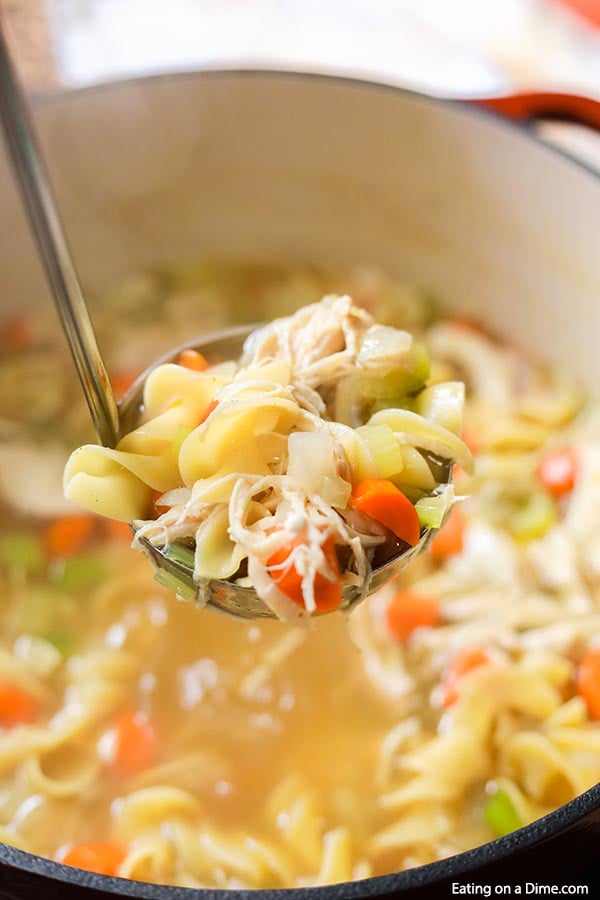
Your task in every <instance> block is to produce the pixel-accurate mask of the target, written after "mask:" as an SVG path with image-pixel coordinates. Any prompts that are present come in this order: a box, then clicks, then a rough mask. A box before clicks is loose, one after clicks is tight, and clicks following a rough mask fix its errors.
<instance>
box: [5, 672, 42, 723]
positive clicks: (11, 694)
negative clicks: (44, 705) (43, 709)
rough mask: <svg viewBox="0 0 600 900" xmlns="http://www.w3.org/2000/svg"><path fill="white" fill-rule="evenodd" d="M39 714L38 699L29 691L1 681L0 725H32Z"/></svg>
mask: <svg viewBox="0 0 600 900" xmlns="http://www.w3.org/2000/svg"><path fill="white" fill-rule="evenodd" d="M37 714H38V701H37V699H36V698H35V697H34V696H33V695H32V694H30V693H29V692H28V691H24V690H23V688H20V687H17V685H16V684H9V683H8V682H6V681H0V726H1V727H2V728H14V726H15V725H30V724H31V723H32V722H35V720H36V718H37Z"/></svg>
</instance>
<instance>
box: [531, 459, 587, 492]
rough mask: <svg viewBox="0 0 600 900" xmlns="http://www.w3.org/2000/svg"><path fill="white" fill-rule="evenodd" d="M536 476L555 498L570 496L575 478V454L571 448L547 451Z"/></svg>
mask: <svg viewBox="0 0 600 900" xmlns="http://www.w3.org/2000/svg"><path fill="white" fill-rule="evenodd" d="M536 476H537V478H538V480H539V481H540V482H541V483H542V484H543V485H544V487H545V488H546V490H547V491H549V492H550V493H551V494H553V495H554V496H555V497H562V496H563V495H564V494H570V493H571V491H572V490H573V488H574V486H575V479H576V477H577V454H576V453H575V450H574V449H573V447H557V448H556V449H555V450H550V451H548V453H546V455H545V456H544V458H543V459H542V461H541V462H540V464H539V466H538V467H537V469H536Z"/></svg>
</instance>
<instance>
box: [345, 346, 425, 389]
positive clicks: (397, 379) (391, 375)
mask: <svg viewBox="0 0 600 900" xmlns="http://www.w3.org/2000/svg"><path fill="white" fill-rule="evenodd" d="M429 367H430V364H429V354H428V353H427V350H426V349H425V346H424V344H421V343H420V342H419V341H416V342H415V343H414V344H413V345H412V347H411V349H410V351H409V353H407V354H406V358H405V359H404V360H402V365H401V366H400V367H399V368H395V369H391V370H390V371H389V372H387V373H386V374H385V375H379V376H374V375H373V376H370V377H369V376H366V377H364V378H361V379H360V381H359V382H358V385H357V387H358V390H359V391H360V393H362V395H363V396H364V397H368V398H369V399H372V400H390V401H394V400H398V398H401V397H404V396H406V395H407V394H414V393H415V392H416V391H420V390H421V389H422V388H423V387H424V385H425V382H426V381H427V379H428V378H429Z"/></svg>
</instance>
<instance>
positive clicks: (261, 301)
mask: <svg viewBox="0 0 600 900" xmlns="http://www.w3.org/2000/svg"><path fill="white" fill-rule="evenodd" d="M344 292H348V293H350V294H352V295H353V296H354V297H355V298H356V299H357V300H358V301H360V302H361V304H363V305H364V306H366V307H368V309H369V310H370V311H371V312H372V313H373V314H374V315H375V317H376V318H377V319H378V321H380V322H384V323H386V324H391V325H394V326H395V327H398V328H405V329H406V330H408V331H410V332H411V333H413V334H414V335H415V338H416V339H417V340H422V341H423V342H424V344H425V346H426V347H427V349H428V351H429V354H430V356H431V372H430V376H429V382H428V384H429V385H432V384H435V383H441V382H452V381H464V382H465V384H466V386H467V396H466V402H465V423H464V427H463V432H462V437H463V439H464V440H465V441H466V443H467V444H468V445H469V446H470V448H471V450H472V452H473V454H474V457H475V473H474V475H472V476H470V475H467V474H466V473H465V472H464V471H461V470H460V468H459V467H455V471H454V479H455V490H456V493H457V495H458V496H460V497H466V498H467V499H466V500H464V501H463V502H460V503H459V504H457V505H455V507H454V509H453V511H452V513H451V515H450V517H449V519H448V521H447V523H446V524H445V525H444V527H443V529H442V530H441V531H440V532H439V534H438V535H437V536H436V538H435V540H434V541H433V542H432V545H431V549H430V551H429V552H427V553H426V554H424V555H422V556H421V557H420V558H419V559H418V560H417V561H416V562H415V563H413V564H412V565H411V566H410V567H409V569H408V570H407V571H406V572H405V573H404V575H403V577H402V579H401V580H400V581H398V582H397V583H396V584H394V585H393V587H392V586H390V587H388V588H386V589H385V590H384V591H383V592H381V593H380V594H378V595H376V596H375V597H373V598H372V599H371V600H369V601H367V602H366V603H364V604H363V605H362V606H361V607H359V608H358V609H357V611H356V612H355V613H353V614H352V616H351V617H350V623H349V627H347V626H346V623H345V620H344V617H342V616H337V615H328V616H325V617H322V618H319V620H318V621H317V622H316V623H315V627H314V628H312V629H302V628H298V627H295V626H291V625H283V624H281V623H279V622H276V621H268V622H264V621H263V622H261V623H260V625H256V624H253V623H252V624H249V625H247V624H243V623H239V622H235V621H229V620H224V619H223V618H221V617H218V616H215V615H214V614H212V613H210V612H208V611H202V610H200V611H198V610H196V609H195V608H194V607H193V606H192V605H191V604H187V603H179V602H177V601H176V600H175V598H174V597H173V595H172V593H170V592H169V591H168V590H166V589H165V588H164V587H162V586H161V585H159V584H157V583H156V582H155V581H154V580H153V577H152V570H151V568H150V566H148V564H147V562H146V560H145V559H144V558H143V557H142V556H141V555H140V554H137V553H135V552H134V551H132V550H131V549H130V547H129V543H130V534H129V529H128V527H127V526H126V525H124V524H122V523H117V522H114V521H110V520H108V519H104V518H100V517H97V516H93V515H87V514H83V513H81V512H80V511H78V510H77V509H74V508H73V507H68V506H65V503H64V499H63V497H62V493H61V486H60V481H61V468H62V465H63V464H64V459H65V458H66V455H67V452H68V447H69V446H72V445H73V443H74V442H75V441H76V440H79V441H80V442H81V441H82V440H83V439H85V434H84V433H83V429H84V428H85V421H86V412H85V409H84V408H83V404H82V403H80V404H79V405H77V404H76V403H74V396H75V395H74V393H73V392H74V387H73V378H72V375H71V370H70V363H69V361H68V360H66V359H65V358H64V350H63V348H62V346H61V345H60V344H56V345H55V344H53V343H52V341H51V339H50V337H49V336H48V333H49V329H48V328H47V327H46V324H45V322H44V321H43V319H41V318H40V320H37V319H36V320H34V321H32V322H18V321H17V322H16V321H12V322H11V321H7V322H5V323H4V324H3V325H0V340H1V341H2V354H1V356H0V383H1V384H3V385H4V388H5V389H4V390H3V391H1V392H0V414H1V427H2V439H3V443H2V446H1V448H0V490H1V492H2V502H3V504H4V506H3V509H2V513H3V515H2V522H3V523H4V530H3V535H2V537H1V538H0V566H1V578H2V584H1V588H2V596H3V598H4V602H3V604H2V610H1V616H2V637H3V640H2V650H1V652H0V663H1V670H0V725H1V727H2V731H0V781H1V789H0V837H1V839H2V840H3V841H6V842H9V843H11V844H14V845H16V846H18V847H21V848H23V849H26V850H30V851H32V852H35V853H39V854H42V855H45V856H49V857H52V858H55V859H63V860H64V861H65V862H67V863H69V864H70V865H74V866H80V867H82V868H86V869H91V870H94V871H100V872H104V873H107V874H111V873H113V874H114V873H116V874H119V875H122V876H125V877H128V878H135V879H145V880H150V881H157V882H162V883H167V884H181V885H188V886H192V887H201V886H213V887H214V886H216V887H222V888H233V887H242V886H248V887H251V888H260V887H292V886H295V885H305V884H308V885H316V884H325V883H331V882H336V881H344V880H348V879H355V878H363V877H366V876H369V875H372V874H381V873H385V872H391V871H395V870H399V869H404V868H407V867H411V866H416V865H420V864H423V863H427V862H430V861H432V860H435V859H439V858H442V857H445V856H449V855H451V854H454V853H457V852H459V851H461V850H464V849H467V848H470V847H474V846H477V845H478V844H482V843H485V842H486V841H489V840H491V839H493V838H494V837H497V836H498V835H502V834H506V833H508V832H510V831H513V830H515V829H517V828H519V827H520V826H522V825H524V824H526V823H528V822H531V821H532V820H534V819H536V818H537V817H539V816H541V815H543V814H545V813H547V812H549V811H550V810H552V809H555V808H556V807H557V806H559V805H561V804H562V803H564V802H566V801H568V800H570V799H572V798H573V797H575V796H576V795H577V794H579V793H581V792H582V791H584V790H585V789H586V788H588V787H590V786H591V785H593V784H594V783H596V782H597V781H598V780H599V778H600V724H599V723H600V650H599V648H598V644H597V634H598V629H599V626H600V602H599V601H600V597H599V592H600V562H599V560H600V548H599V547H598V546H597V545H598V538H597V535H598V534H600V529H599V528H598V527H597V526H598V524H599V523H598V521H597V520H598V516H599V515H600V512H599V510H600V502H599V501H600V497H599V485H600V419H599V418H598V416H597V413H596V411H595V410H594V408H593V407H591V406H588V407H587V408H585V409H584V410H583V411H582V406H583V403H582V396H581V392H580V391H579V389H578V388H577V386H576V385H574V384H572V383H571V382H570V381H569V380H568V379H566V378H564V377H563V376H561V375H559V374H557V373H555V372H552V371H550V370H548V369H547V368H546V367H545V366H544V365H542V364H540V363H538V362H536V361H535V360H532V359H531V358H530V357H529V356H528V355H527V354H526V353H525V352H524V351H523V350H522V349H521V348H518V347H516V346H514V345H511V344H508V343H503V342H502V341H500V340H498V339H497V338H495V337H493V336H490V335H488V334H486V333H485V331H483V330H482V329H481V328H480V327H479V326H477V325H474V324H473V323H472V322H470V321H464V320H456V319H451V318H448V317H443V316H441V315H435V314H434V312H433V310H432V304H431V302H430V301H429V299H428V298H427V297H425V296H423V295H422V294H420V293H419V292H418V291H416V290H414V289H411V288H407V287H405V286H403V285H401V284H399V283H396V282H394V281H392V280H390V279H388V278H386V277H385V276H383V275H380V274H378V273H374V272H367V271H361V272H348V273H341V274H340V273H322V272H315V271H313V270H307V269H302V270H290V271H287V272H286V271H283V270H278V269H266V268H260V267H223V268H221V267H219V266H215V265H211V266H198V267H193V268H190V269H188V270H178V271H174V272H168V273H167V272H160V273H154V274H152V275H147V276H143V277H142V276H140V277H136V279H133V280H131V281H130V282H129V283H128V284H127V285H126V286H125V288H120V289H119V290H118V291H116V292H115V294H114V295H111V296H109V297H107V298H105V300H104V302H103V305H102V306H100V307H99V309H98V313H97V315H96V318H97V320H98V324H99V331H100V335H101V336H102V332H103V330H104V329H106V331H108V332H110V330H111V329H112V333H113V337H112V340H111V342H110V344H107V346H108V348H109V350H110V353H111V354H112V356H111V359H110V363H111V369H112V371H113V372H114V374H115V381H116V382H117V383H118V384H119V387H124V386H126V385H127V383H128V382H129V381H130V380H131V378H132V377H134V375H135V374H136V372H137V371H139V370H141V369H142V368H143V366H144V365H145V364H147V362H149V361H150V360H152V359H153V358H155V357H156V356H157V355H159V354H160V353H161V352H163V351H164V350H167V349H168V348H169V346H170V345H173V344H175V343H177V342H178V341H180V342H181V341H182V340H183V337H184V336H185V335H184V332H187V333H189V329H190V325H192V326H193V327H194V330H195V331H197V332H198V333H200V332H201V331H202V330H203V322H202V317H203V316H205V315H208V314H211V315H213V316H215V317H216V315H217V314H218V312H219V311H220V312H221V314H222V315H225V314H226V315H227V322H231V321H233V320H234V319H236V318H237V319H238V321H239V319H241V318H243V315H242V313H240V312H239V310H240V308H242V309H248V310H249V312H248V315H249V317H250V316H251V317H252V318H254V319H255V318H264V319H270V318H273V312H275V313H276V314H282V313H287V312H291V311H293V309H294V308H296V307H299V306H302V305H303V304H306V303H309V302H311V300H313V299H314V298H315V297H319V296H323V295H324V294H327V293H340V294H343V293H344ZM194 300H196V301H197V302H190V301H194ZM236 303H237V305H235V304H236ZM278 304H279V308H278V309H277V305H278ZM198 305H200V307H201V308H202V310H205V311H207V312H204V311H202V312H201V313H200V314H199V316H200V321H198V322H191V321H190V317H193V315H197V314H198V313H197V308H198ZM250 307H252V308H251V309H250ZM115 308H118V309H119V310H120V311H121V315H120V317H119V319H118V323H119V324H118V328H117V327H116V325H115V321H116V320H115V317H114V310H115ZM192 310H196V312H192ZM224 311H227V312H226V313H225V312H224ZM165 321H166V322H167V323H168V329H166V327H165V325H164V324H162V325H161V324H160V323H164V322H165ZM223 324H225V322H223V321H218V320H217V319H216V318H215V320H214V322H213V323H212V325H213V326H214V327H218V326H219V325H223ZM204 327H205V326H204ZM167 330H168V331H169V333H166V332H167ZM132 335H133V338H134V340H133V344H132ZM161 341H162V343H161ZM134 354H137V355H134ZM33 370H35V371H36V372H37V373H38V374H39V373H40V372H43V371H46V370H48V371H53V370H54V371H55V372H56V377H55V379H54V381H50V380H49V379H46V382H47V385H48V393H47V395H46V396H43V395H42V396H40V392H39V384H40V381H39V379H35V380H34V379H33V378H29V377H28V373H30V372H31V371H33ZM9 386H10V388H9ZM59 426H60V427H59ZM40 473H43V474H40ZM43 479H45V481H44V480H43Z"/></svg>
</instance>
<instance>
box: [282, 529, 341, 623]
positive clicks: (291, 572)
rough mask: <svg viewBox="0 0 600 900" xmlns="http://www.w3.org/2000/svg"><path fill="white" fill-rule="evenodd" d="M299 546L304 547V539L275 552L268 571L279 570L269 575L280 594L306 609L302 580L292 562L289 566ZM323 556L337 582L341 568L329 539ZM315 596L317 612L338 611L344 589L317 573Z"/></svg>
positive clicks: (324, 545) (331, 540) (337, 583)
mask: <svg viewBox="0 0 600 900" xmlns="http://www.w3.org/2000/svg"><path fill="white" fill-rule="evenodd" d="M300 543H302V538H298V540H297V541H294V542H291V543H289V544H286V545H285V546H283V547H280V548H279V550H276V551H275V553H273V554H272V555H271V556H270V557H269V559H268V560H267V566H268V567H269V568H272V567H277V568H275V569H274V571H271V572H270V575H271V578H272V579H273V580H274V582H275V584H276V585H277V587H278V588H279V590H280V591H281V592H282V593H283V594H285V595H286V597H289V598H290V600H293V601H294V603H297V604H298V606H302V607H304V605H305V603H304V595H303V593H302V576H301V575H300V574H299V572H298V571H297V569H296V567H295V566H294V564H293V563H292V562H289V563H288V565H287V566H286V562H288V560H289V558H290V556H291V553H292V551H293V550H294V548H295V547H297V546H298V544H300ZM323 553H324V554H325V559H326V560H327V565H328V566H329V568H330V569H331V571H332V572H333V573H334V574H335V576H336V578H337V577H339V574H340V567H339V563H338V559H337V555H336V552H335V542H334V540H333V539H332V538H328V539H327V540H326V541H325V543H324V544H323ZM279 567H281V568H279ZM314 592H315V604H316V608H317V612H330V611H331V610H332V609H337V608H338V606H339V605H340V603H341V602H342V586H341V584H340V583H339V581H337V580H336V581H329V579H328V578H325V576H324V575H321V573H320V572H318V573H317V576H316V578H315V584H314Z"/></svg>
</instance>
